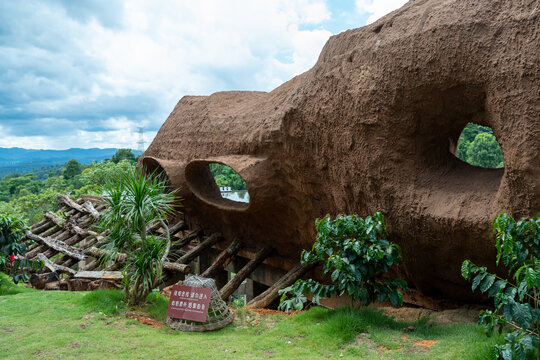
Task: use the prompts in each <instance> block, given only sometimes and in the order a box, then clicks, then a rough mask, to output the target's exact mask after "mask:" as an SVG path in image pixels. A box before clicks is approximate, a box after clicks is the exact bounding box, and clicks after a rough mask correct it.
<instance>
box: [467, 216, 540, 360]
mask: <svg viewBox="0 0 540 360" xmlns="http://www.w3.org/2000/svg"><path fill="white" fill-rule="evenodd" d="M493 229H494V231H495V233H496V234H497V235H496V245H495V246H496V248H497V265H499V263H500V261H501V260H502V261H503V264H504V265H505V266H506V267H507V268H508V275H509V278H510V280H508V279H503V278H501V277H499V276H497V275H495V274H492V273H489V272H488V271H487V269H486V267H479V266H476V265H475V264H473V263H472V262H470V261H469V260H465V261H464V262H463V265H462V267H461V274H462V276H463V277H464V278H465V279H467V280H472V289H473V290H475V289H477V288H478V289H480V291H481V292H483V293H487V295H488V296H489V297H491V298H493V301H494V307H495V309H494V310H484V311H482V312H481V313H480V318H479V320H478V322H479V323H480V324H484V326H485V329H486V332H487V334H488V336H491V335H492V334H493V332H494V330H495V328H498V331H499V333H500V332H502V330H503V327H505V326H508V327H509V328H511V329H512V331H511V332H510V333H509V334H508V335H507V336H506V338H505V339H506V343H505V344H504V345H497V346H495V348H494V352H495V355H496V357H497V358H499V359H505V360H506V359H525V358H527V357H528V356H532V355H533V353H534V350H535V348H538V347H539V346H540V339H539V332H540V309H539V300H540V291H539V290H540V218H539V217H538V216H537V217H534V218H529V219H527V218H522V219H520V220H519V221H516V220H514V219H513V218H511V217H509V216H508V215H507V214H505V213H502V214H501V215H499V216H498V217H496V218H495V220H494V221H493Z"/></svg>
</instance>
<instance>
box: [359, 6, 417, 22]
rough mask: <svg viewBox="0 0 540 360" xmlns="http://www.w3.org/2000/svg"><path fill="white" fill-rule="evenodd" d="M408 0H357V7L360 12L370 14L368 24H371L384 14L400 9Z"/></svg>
mask: <svg viewBox="0 0 540 360" xmlns="http://www.w3.org/2000/svg"><path fill="white" fill-rule="evenodd" d="M407 1H408V0H356V1H355V4H356V8H357V9H358V11H359V12H360V13H368V14H370V16H369V18H368V20H367V24H371V23H373V22H375V21H376V20H378V19H380V18H381V17H383V16H384V15H386V14H388V13H390V12H391V11H394V10H396V9H399V8H400V7H402V6H403V5H405V3H406V2H407Z"/></svg>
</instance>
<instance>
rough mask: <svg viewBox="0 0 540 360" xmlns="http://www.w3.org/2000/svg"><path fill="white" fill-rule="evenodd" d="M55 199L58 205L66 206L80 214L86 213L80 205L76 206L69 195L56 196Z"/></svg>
mask: <svg viewBox="0 0 540 360" xmlns="http://www.w3.org/2000/svg"><path fill="white" fill-rule="evenodd" d="M56 197H57V198H58V203H59V204H65V205H66V206H68V207H70V208H72V209H75V210H77V211H78V212H80V213H86V212H88V210H86V209H85V208H84V207H83V206H82V205H79V204H77V203H76V202H75V201H74V200H73V199H72V198H71V197H70V196H69V195H62V194H58V195H56Z"/></svg>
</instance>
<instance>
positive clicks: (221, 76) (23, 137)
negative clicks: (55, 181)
mask: <svg viewBox="0 0 540 360" xmlns="http://www.w3.org/2000/svg"><path fill="white" fill-rule="evenodd" d="M77 4H78V3H72V2H71V0H70V1H67V2H63V3H62V2H53V3H42V2H40V1H32V0H30V1H28V2H13V3H10V4H4V5H0V12H3V13H4V16H2V15H0V23H1V22H3V23H4V24H3V25H2V24H0V34H2V33H3V34H12V35H9V37H6V36H0V125H5V126H4V128H5V131H6V132H5V133H4V134H3V136H2V138H0V146H13V145H17V146H25V147H30V148H66V147H70V146H76V147H84V146H88V147H108V146H111V145H113V144H118V146H124V147H125V146H128V147H135V146H136V143H135V142H136V136H132V134H128V135H127V136H126V135H125V133H123V132H122V130H120V129H119V128H117V126H118V127H133V126H136V125H139V124H143V125H144V126H145V127H146V131H147V136H146V138H147V139H146V143H147V144H148V143H149V140H150V135H151V133H150V132H151V131H152V132H153V133H155V130H157V129H158V128H159V127H160V126H161V124H162V123H163V122H164V121H165V119H166V117H167V115H168V113H169V112H170V111H171V110H172V109H173V107H174V105H175V104H176V102H177V101H178V100H179V99H180V98H181V97H182V96H184V95H187V94H194V95H205V94H210V93H212V92H215V91H222V90H272V89H273V88H274V87H276V86H278V85H280V84H281V83H283V82H285V81H287V80H289V79H290V78H292V77H293V76H295V75H298V74H299V73H302V72H304V71H306V70H308V69H309V68H310V67H311V66H313V65H314V64H315V62H316V60H317V56H318V54H319V53H320V51H321V49H322V47H323V45H324V43H325V42H326V41H327V39H328V38H329V36H330V35H331V33H330V32H329V31H327V30H324V28H323V26H322V24H323V23H324V21H326V20H328V19H329V18H330V15H331V14H330V11H329V10H328V8H327V6H326V3H325V1H323V0H259V1H252V0H235V1H234V2H225V1H221V0H199V1H177V0H167V1H160V2H158V3H156V2H149V1H146V0H130V1H129V2H122V4H123V7H119V8H114V9H111V8H110V7H109V6H108V5H107V4H108V2H107V1H104V2H101V4H102V6H100V5H99V4H100V3H96V4H97V5H96V6H95V7H86V6H83V5H77ZM113 14H114V15H113ZM10 19H11V20H10ZM19 27H20V29H24V31H18V29H19ZM2 28H4V29H7V30H6V31H1V30H3V29H2ZM15 30H17V31H15ZM2 83H3V84H4V85H2ZM44 118H47V119H52V120H50V121H52V122H54V119H58V121H59V123H62V124H64V125H65V124H66V122H69V123H70V125H71V126H62V127H61V128H60V127H59V128H58V129H54V130H57V131H51V132H50V133H47V132H45V131H46V130H47V129H49V128H51V129H53V128H54V126H49V127H47V128H44V129H43V133H42V134H30V133H24V128H26V127H28V124H31V123H33V122H39V121H41V122H43V119H44ZM40 119H41V120H40ZM108 121H109V122H110V123H111V124H110V125H109V126H107V129H105V126H103V124H104V123H106V122H108ZM47 124H49V123H47ZM98 124H101V125H98ZM21 129H23V130H21ZM130 131H131V130H130ZM60 132H61V133H60Z"/></svg>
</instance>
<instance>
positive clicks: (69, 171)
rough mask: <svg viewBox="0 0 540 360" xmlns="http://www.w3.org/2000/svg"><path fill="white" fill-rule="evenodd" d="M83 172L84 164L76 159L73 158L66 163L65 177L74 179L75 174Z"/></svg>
mask: <svg viewBox="0 0 540 360" xmlns="http://www.w3.org/2000/svg"><path fill="white" fill-rule="evenodd" d="M81 172H82V166H81V164H79V162H78V161H77V160H75V159H71V160H69V161H68V162H67V163H66V170H64V178H65V179H73V178H74V177H75V176H77V175H79V174H80V173H81Z"/></svg>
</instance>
